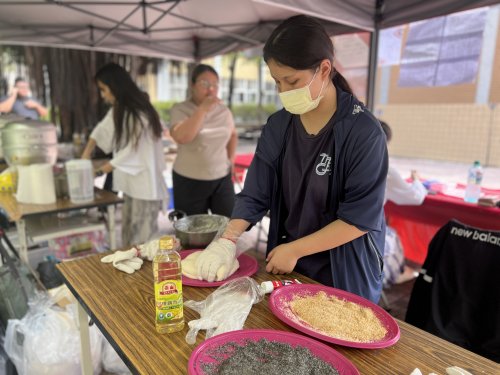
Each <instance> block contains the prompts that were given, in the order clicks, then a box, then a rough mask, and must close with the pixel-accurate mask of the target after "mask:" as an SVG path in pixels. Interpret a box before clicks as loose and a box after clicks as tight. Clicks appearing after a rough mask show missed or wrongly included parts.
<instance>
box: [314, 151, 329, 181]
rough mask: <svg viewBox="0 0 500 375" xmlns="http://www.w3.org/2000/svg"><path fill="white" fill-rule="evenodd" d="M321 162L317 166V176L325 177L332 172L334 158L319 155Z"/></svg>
mask: <svg viewBox="0 0 500 375" xmlns="http://www.w3.org/2000/svg"><path fill="white" fill-rule="evenodd" d="M319 156H320V158H321V160H320V162H319V163H318V165H317V166H316V174H317V175H318V176H323V175H325V174H327V173H328V172H330V171H331V170H332V168H331V164H332V157H331V156H328V154H325V153H322V154H320V155H319Z"/></svg>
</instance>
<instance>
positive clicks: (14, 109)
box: [0, 77, 48, 120]
mask: <svg viewBox="0 0 500 375" xmlns="http://www.w3.org/2000/svg"><path fill="white" fill-rule="evenodd" d="M0 112H3V113H15V114H17V115H19V116H22V117H25V118H31V119H34V120H38V119H39V118H40V116H46V115H47V113H48V110H47V108H45V107H44V106H43V105H41V104H40V103H39V102H38V101H37V100H36V99H34V98H32V97H31V95H30V86H29V84H28V82H27V81H26V80H25V79H24V78H21V77H18V78H16V80H15V83H14V87H13V88H12V90H11V92H10V95H8V96H4V97H2V98H0Z"/></svg>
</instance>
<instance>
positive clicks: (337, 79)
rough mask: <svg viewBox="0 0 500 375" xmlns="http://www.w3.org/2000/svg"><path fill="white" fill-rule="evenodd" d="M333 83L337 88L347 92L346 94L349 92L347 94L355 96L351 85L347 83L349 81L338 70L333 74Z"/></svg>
mask: <svg viewBox="0 0 500 375" xmlns="http://www.w3.org/2000/svg"><path fill="white" fill-rule="evenodd" d="M332 82H333V85H334V86H335V87H338V88H339V89H341V90H342V91H345V92H347V93H349V94H351V95H354V93H353V92H352V89H351V86H350V85H349V83H348V82H347V80H346V79H345V78H344V76H343V75H342V74H340V72H339V71H337V70H336V71H335V72H334V73H333V79H332Z"/></svg>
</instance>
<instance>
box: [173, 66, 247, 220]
mask: <svg viewBox="0 0 500 375" xmlns="http://www.w3.org/2000/svg"><path fill="white" fill-rule="evenodd" d="M191 82H192V86H191V97H190V98H189V99H188V100H186V101H184V102H182V103H178V104H176V105H174V106H173V107H172V109H171V110H170V118H171V128H170V134H171V136H172V138H173V139H174V140H175V141H176V142H177V144H178V148H177V157H176V160H175V163H174V166H173V173H172V182H173V188H174V206H175V209H177V210H182V211H185V212H186V213H187V214H188V215H193V214H203V213H207V212H208V210H210V211H211V212H212V213H214V214H219V215H225V216H231V212H232V210H233V206H234V186H233V182H232V176H231V170H232V165H233V162H234V156H235V153H236V144H237V142H238V138H237V135H236V130H235V127H234V120H233V115H232V114H231V111H230V110H229V109H228V108H227V107H226V106H225V105H224V104H223V103H222V102H221V100H220V99H219V98H218V97H217V90H218V88H219V76H218V74H217V72H216V71H215V70H214V68H212V67H211V66H209V65H204V64H200V65H198V66H196V67H195V69H194V70H193V73H192V75H191Z"/></svg>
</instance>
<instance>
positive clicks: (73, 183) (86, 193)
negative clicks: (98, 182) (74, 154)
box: [65, 159, 94, 204]
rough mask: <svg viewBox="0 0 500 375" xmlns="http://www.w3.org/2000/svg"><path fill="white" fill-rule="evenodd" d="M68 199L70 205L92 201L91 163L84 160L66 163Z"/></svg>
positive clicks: (92, 180) (92, 175) (92, 177)
mask: <svg viewBox="0 0 500 375" xmlns="http://www.w3.org/2000/svg"><path fill="white" fill-rule="evenodd" d="M65 165H66V174H67V176H68V191H69V198H70V200H71V202H72V203H75V204H79V203H88V202H92V201H93V200H94V172H93V168H92V163H91V161H90V160H86V159H76V160H70V161H67V162H66V164H65Z"/></svg>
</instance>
